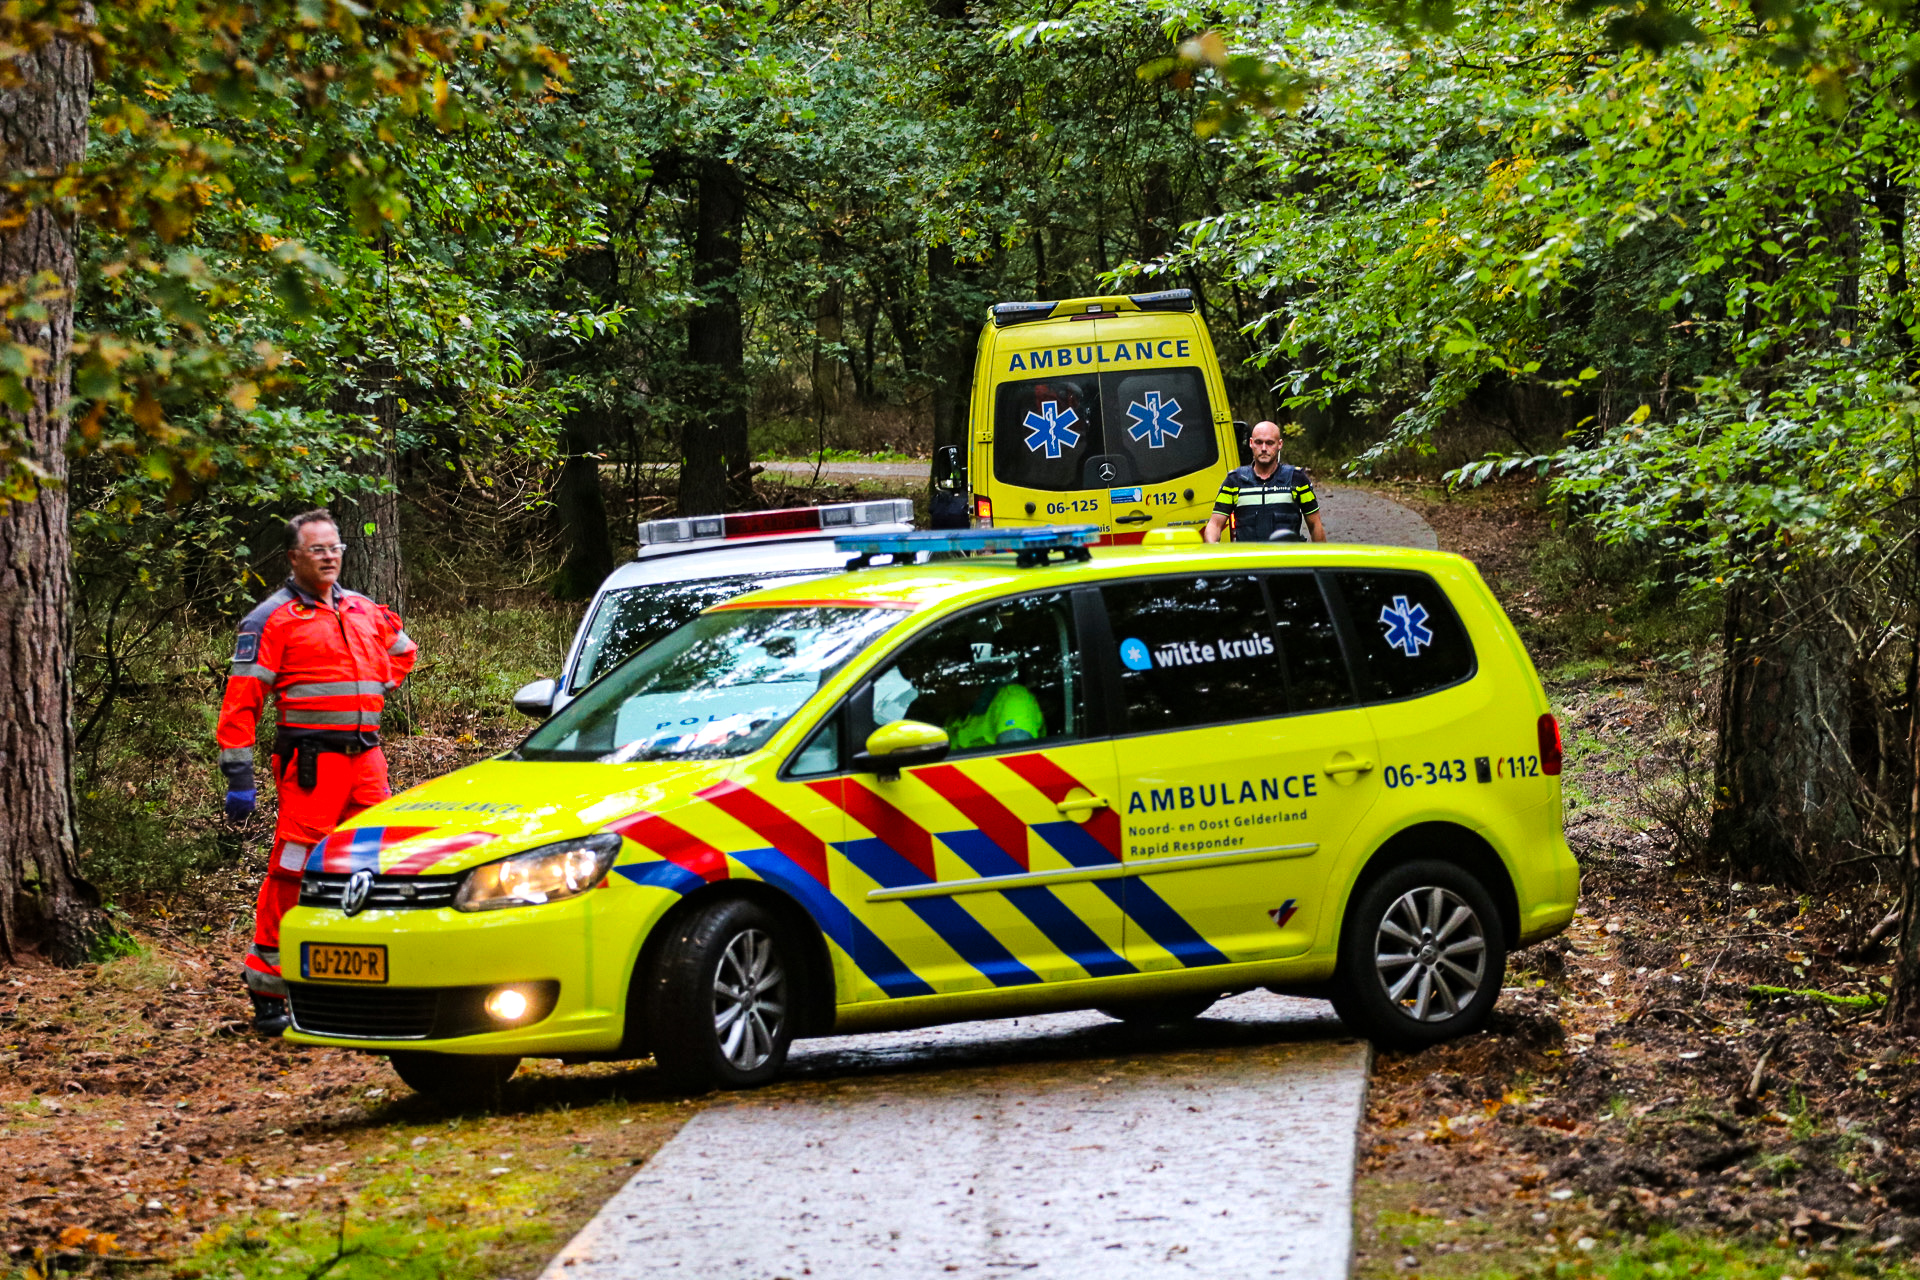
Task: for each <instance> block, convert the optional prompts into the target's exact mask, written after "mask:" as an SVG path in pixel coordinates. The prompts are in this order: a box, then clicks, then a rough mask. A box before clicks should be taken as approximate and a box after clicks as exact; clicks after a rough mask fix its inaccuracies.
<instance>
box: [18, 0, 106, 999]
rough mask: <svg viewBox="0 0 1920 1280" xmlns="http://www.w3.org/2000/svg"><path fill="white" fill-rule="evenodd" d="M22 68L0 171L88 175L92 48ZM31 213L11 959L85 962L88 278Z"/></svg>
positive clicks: (50, 226) (59, 232) (21, 248)
mask: <svg viewBox="0 0 1920 1280" xmlns="http://www.w3.org/2000/svg"><path fill="white" fill-rule="evenodd" d="M82 20H83V21H88V22H90V21H92V14H91V12H90V11H86V12H83V14H82ZM12 62H13V67H14V69H15V71H16V72H17V73H18V75H19V76H20V82H19V84H18V86H17V87H15V88H11V89H6V90H0V170H5V171H20V170H31V171H38V172H42V173H45V172H49V171H58V170H60V169H63V168H65V167H67V166H69V165H77V164H78V163H80V161H81V159H82V158H83V157H84V155H85V152H86V142H87V100H88V96H89V95H90V94H91V93H92V90H93V63H92V61H91V60H90V59H89V57H88V56H87V52H86V50H85V49H84V48H82V47H81V46H80V45H78V44H76V43H74V42H72V41H70V40H65V39H56V40H54V41H52V42H51V43H49V44H46V45H43V46H41V47H40V48H38V49H35V50H32V51H31V52H28V53H24V54H20V55H17V56H15V57H14V58H13V59H12ZM19 212H20V210H19V208H18V206H17V205H14V204H12V203H11V201H10V199H9V197H8V196H7V195H6V194H5V193H4V191H0V283H4V284H6V285H14V286H17V285H23V284H26V283H27V282H29V281H32V280H34V279H35V278H37V277H45V276H49V275H50V276H51V277H53V278H54V279H56V280H57V281H58V282H59V285H60V287H61V289H62V292H61V293H60V294H59V296H58V297H56V298H55V299H54V300H52V301H51V302H50V303H49V304H48V307H47V310H48V313H49V314H48V318H47V320H46V322H45V323H38V322H22V323H19V324H16V325H14V326H13V331H12V334H11V337H12V340H13V341H15V342H18V343H21V344H23V345H29V346H34V347H38V348H39V349H40V350H41V351H43V352H45V353H46V356H47V360H46V363H45V364H44V365H43V366H42V370H41V376H39V377H37V378H33V379H31V380H30V381H29V382H28V384H27V386H28V391H29V394H30V395H31V396H32V404H31V406H30V407H29V408H28V409H27V411H26V412H25V413H24V414H19V413H8V414H7V416H6V426H7V429H9V430H10V431H17V432H19V433H20V434H21V436H22V437H23V438H24V440H23V442H24V444H25V445H26V446H27V448H28V449H29V450H30V451H31V457H32V459H33V461H34V462H36V463H37V464H38V465H39V466H41V467H42V468H44V469H45V470H46V472H47V473H48V476H49V477H50V479H49V482H48V483H46V484H45V485H43V486H42V487H41V489H40V492H39V495H38V497H37V498H35V499H34V500H32V501H25V502H15V503H13V504H11V506H10V507H8V508H7V509H6V510H5V511H4V512H0V960H17V959H19V958H20V957H22V956H24V955H27V954H31V953H36V952H38V953H41V954H45V955H48V956H50V957H51V958H52V959H54V960H55V961H57V962H59V963H61V964H80V963H83V962H85V961H86V959H87V955H88V952H89V951H90V950H91V948H92V945H93V941H94V939H95V938H97V937H98V936H99V935H100V934H101V933H102V932H103V931H104V925H105V921H104V919H103V918H102V916H101V915H100V911H99V895H97V894H96V893H95V892H94V891H93V888H92V887H91V886H90V885H88V884H87V883H86V881H84V880H82V879H81V878H80V872H79V864H78V859H77V857H76V856H75V844H74V825H73V683H72V675H71V671H70V667H69V656H70V652H71V649H72V643H73V630H72V621H71V618H70V616H69V600H70V596H71V593H72V581H73V579H72V569H71V561H72V557H71V554H70V550H69V540H68V531H67V492H66V477H67V455H66V439H67V418H66V411H65V402H66V399H67V394H68V382H69V367H68V362H69V359H70V357H71V353H72V349H73V301H72V300H73V290H74V286H75V281H76V268H75V263H74V255H73V237H72V232H71V229H70V228H68V227H66V226H63V225H62V224H61V223H60V222H59V220H58V219H57V218H56V217H55V216H54V214H53V213H52V212H51V211H49V210H48V209H46V208H43V207H41V208H32V209H30V210H28V211H27V212H26V216H25V218H24V219H19V218H18V215H19Z"/></svg>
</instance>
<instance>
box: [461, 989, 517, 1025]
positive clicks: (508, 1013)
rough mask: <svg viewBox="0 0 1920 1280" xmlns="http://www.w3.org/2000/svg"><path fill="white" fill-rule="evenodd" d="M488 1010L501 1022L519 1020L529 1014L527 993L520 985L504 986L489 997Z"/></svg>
mask: <svg viewBox="0 0 1920 1280" xmlns="http://www.w3.org/2000/svg"><path fill="white" fill-rule="evenodd" d="M468 1007H469V1008H471V1007H472V1006H471V1005H469V1006H468ZM487 1012H488V1014H490V1015H491V1016H493V1017H494V1018H497V1019H499V1020H500V1021H501V1022H518V1021H520V1019H522V1018H524V1017H526V1016H527V993H526V992H524V991H522V990H520V988H518V987H502V988H500V989H499V990H498V991H496V992H494V993H493V994H492V995H490V996H488V997H487Z"/></svg>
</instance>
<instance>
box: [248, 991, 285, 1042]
mask: <svg viewBox="0 0 1920 1280" xmlns="http://www.w3.org/2000/svg"><path fill="white" fill-rule="evenodd" d="M247 994H248V995H250V996H252V997H253V1029H254V1030H255V1031H258V1032H259V1033H260V1034H261V1035H263V1036H275V1037H278V1036H279V1035H280V1033H281V1032H283V1031H285V1030H286V1029H287V1028H288V1027H290V1026H292V1025H293V1019H292V1018H290V1017H288V1016H287V999H286V997H285V996H263V995H260V994H259V993H258V992H252V991H250V992H248V993H247Z"/></svg>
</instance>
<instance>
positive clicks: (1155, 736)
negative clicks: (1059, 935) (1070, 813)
mask: <svg viewBox="0 0 1920 1280" xmlns="http://www.w3.org/2000/svg"><path fill="white" fill-rule="evenodd" d="M1101 596H1102V598H1103V600H1104V602H1105V605H1106V622H1107V626H1108V629H1109V631H1110V632H1111V636H1110V638H1105V639H1103V641H1102V643H1103V645H1105V646H1107V647H1108V651H1109V652H1110V653H1111V654H1112V655H1113V657H1114V659H1115V665H1116V666H1117V672H1118V674H1117V682H1118V689H1119V696H1118V698H1117V702H1118V703H1119V712H1120V714H1121V715H1122V716H1124V721H1123V724H1124V726H1125V727H1124V731H1123V732H1122V735H1121V736H1120V737H1118V738H1117V739H1116V740H1115V754H1116V764H1117V767H1118V771H1119V780H1120V790H1121V795H1122V796H1123V797H1124V800H1123V808H1122V812H1121V815H1120V819H1121V823H1122V831H1123V835H1124V840H1125V857H1126V861H1127V863H1128V864H1129V868H1130V869H1132V868H1134V867H1138V868H1140V870H1139V871H1138V872H1137V873H1136V874H1133V875H1130V876H1129V878H1128V880H1127V897H1126V911H1127V917H1128V930H1127V958H1128V959H1129V960H1130V961H1132V962H1133V963H1134V964H1135V965H1137V966H1138V967H1139V968H1141V969H1143V970H1151V969H1166V968H1175V967H1179V966H1181V965H1196V964H1202V963H1221V962H1224V961H1233V962H1238V961H1252V960H1268V959H1279V958H1282V957H1286V956H1292V955H1298V954H1300V953H1302V952H1304V951H1306V950H1307V949H1308V947H1309V946H1310V945H1311V944H1312V940H1313V937H1314V934H1315V932H1316V929H1317V926H1318V924H1319V922H1320V917H1321V911H1322V909H1323V901H1324V899H1325V896H1326V885H1327V880H1328V876H1329V872H1330V868H1331V867H1332V865H1333V863H1334V862H1335V860H1336V859H1337V858H1338V857H1339V855H1340V852H1341V850H1342V849H1343V847H1344V846H1345V844H1346V842H1347V840H1348V838H1349V837H1350V836H1351V835H1352V834H1353V831H1354V828H1355V827H1356V826H1357V825H1358V823H1359V821H1360V819H1361V817H1362V816H1363V815H1364V814H1365V813H1366V811H1367V810H1368V809H1369V808H1370V807H1371V806H1372V804H1373V802H1374V800H1375V798H1376V796H1377V794H1378V788H1379V784H1378V782H1377V780H1376V779H1377V772H1378V771H1377V770H1376V769H1375V768H1374V739H1373V730H1372V727H1371V724H1370V722H1369V720H1368V718H1367V715H1366V713H1365V712H1364V711H1362V710H1361V709H1360V708H1359V707H1358V706H1356V705H1354V697H1353V692H1352V687H1351V684H1350V681H1349V678H1348V672H1347V668H1346V663H1345V659H1344V658H1343V656H1342V654H1341V649H1340V644H1339V638H1338V632H1337V630H1336V629H1335V626H1334V623H1333V618H1332V614H1331V612H1330V610H1329V608H1328V604H1327V601H1326V600H1325V598H1324V597H1323V595H1322V592H1321V587H1320V583H1319V581H1318V579H1317V577H1316V575H1314V574H1312V573H1310V572H1300V573H1275V574H1249V573H1238V574H1231V573H1209V574H1196V575H1186V576H1179V577H1163V578H1148V579H1140V580H1136V581H1132V582H1124V583H1116V584H1113V585H1110V586H1105V587H1102V588H1101Z"/></svg>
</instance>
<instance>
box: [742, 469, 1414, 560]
mask: <svg viewBox="0 0 1920 1280" xmlns="http://www.w3.org/2000/svg"><path fill="white" fill-rule="evenodd" d="M762 465H764V466H765V467H766V469H767V470H768V471H775V472H779V473H780V474H782V475H785V476H789V477H794V478H802V479H809V480H810V479H811V478H812V476H813V463H811V462H768V463H764V464H762ZM927 468H928V464H927V463H925V462H828V463H824V464H822V465H821V467H820V478H821V479H822V480H825V481H828V482H831V483H838V484H861V483H865V484H884V485H888V486H892V487H894V488H903V489H912V488H916V487H918V486H920V485H923V484H925V483H926V481H927V474H928V472H927ZM1313 489H1314V493H1315V494H1316V495H1317V496H1318V497H1319V499H1320V518H1321V520H1322V521H1324V522H1325V524H1326V526H1327V537H1328V539H1329V540H1331V541H1333V542H1365V543H1372V544H1375V545H1378V546H1385V547H1422V548H1425V549H1426V550H1429V551H1432V550H1436V549H1438V547H1439V546H1440V539H1439V538H1438V537H1437V536H1436V535H1435V534H1434V532H1433V528H1432V526H1431V525H1429V524H1428V523H1427V522H1426V520H1425V519H1424V518H1422V517H1421V515H1420V513H1419V512H1417V511H1414V510H1413V509H1412V508H1411V507H1408V506H1406V505H1404V504H1402V503H1398V502H1395V501H1394V500H1393V499H1392V498H1385V497H1381V496H1380V495H1379V494H1375V493H1368V492H1367V491H1366V490H1364V489H1356V488H1354V487H1352V486H1351V485H1344V484H1334V483H1331V482H1330V481H1326V480H1320V479H1316V480H1314V482H1313Z"/></svg>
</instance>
